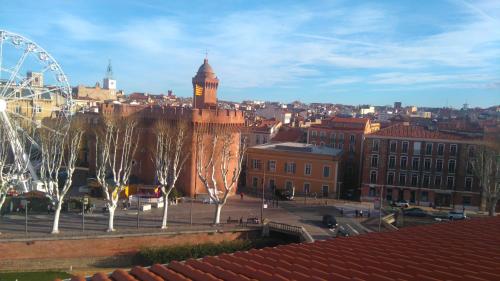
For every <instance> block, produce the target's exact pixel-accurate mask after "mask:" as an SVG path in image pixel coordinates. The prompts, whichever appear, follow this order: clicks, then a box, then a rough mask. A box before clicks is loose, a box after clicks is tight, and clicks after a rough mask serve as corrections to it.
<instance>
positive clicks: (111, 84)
mask: <svg viewBox="0 0 500 281" xmlns="http://www.w3.org/2000/svg"><path fill="white" fill-rule="evenodd" d="M102 82H103V83H102V86H103V89H106V90H116V80H114V79H113V68H112V67H111V60H109V63H108V68H107V69H106V77H105V78H104V79H103V81H102Z"/></svg>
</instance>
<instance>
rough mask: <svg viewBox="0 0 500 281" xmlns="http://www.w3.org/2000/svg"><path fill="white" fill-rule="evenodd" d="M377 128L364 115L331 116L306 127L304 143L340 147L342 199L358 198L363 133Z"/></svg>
mask: <svg viewBox="0 0 500 281" xmlns="http://www.w3.org/2000/svg"><path fill="white" fill-rule="evenodd" d="M376 130H378V127H377V126H375V125H374V124H372V122H371V121H370V119H368V118H341V117H333V118H331V119H327V120H322V122H321V124H318V125H311V127H310V128H309V129H308V134H307V143H310V144H313V145H316V146H325V147H331V148H337V149H340V150H342V160H341V163H340V167H339V182H340V190H341V191H340V192H341V197H342V198H347V199H356V198H358V197H359V187H360V176H361V166H362V155H363V142H364V140H365V135H366V134H369V133H371V132H373V131H376Z"/></svg>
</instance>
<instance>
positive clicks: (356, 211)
mask: <svg viewBox="0 0 500 281" xmlns="http://www.w3.org/2000/svg"><path fill="white" fill-rule="evenodd" d="M354 212H355V213H356V217H358V213H359V211H358V209H356V210H355V211H354Z"/></svg>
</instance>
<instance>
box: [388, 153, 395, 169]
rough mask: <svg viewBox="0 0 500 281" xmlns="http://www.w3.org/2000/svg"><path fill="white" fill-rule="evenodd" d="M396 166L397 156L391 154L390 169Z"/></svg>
mask: <svg viewBox="0 0 500 281" xmlns="http://www.w3.org/2000/svg"><path fill="white" fill-rule="evenodd" d="M395 168H396V156H389V169H395Z"/></svg>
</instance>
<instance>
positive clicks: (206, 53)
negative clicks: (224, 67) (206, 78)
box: [205, 49, 208, 60]
mask: <svg viewBox="0 0 500 281" xmlns="http://www.w3.org/2000/svg"><path fill="white" fill-rule="evenodd" d="M205 60H208V49H205Z"/></svg>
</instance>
